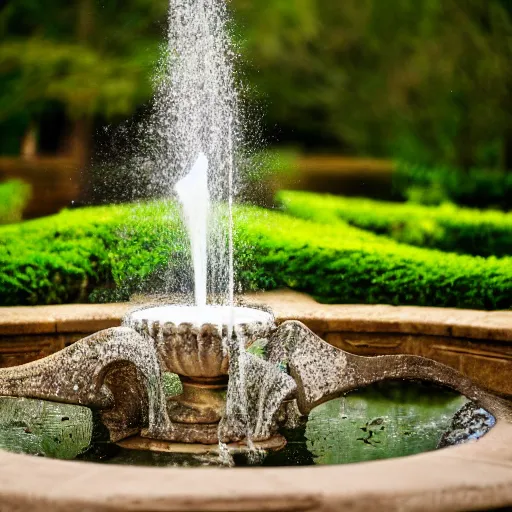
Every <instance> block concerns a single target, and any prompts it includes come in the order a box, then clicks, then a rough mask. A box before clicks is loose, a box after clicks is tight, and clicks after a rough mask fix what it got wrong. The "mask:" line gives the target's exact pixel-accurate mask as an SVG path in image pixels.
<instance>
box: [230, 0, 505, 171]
mask: <svg viewBox="0 0 512 512" xmlns="http://www.w3.org/2000/svg"><path fill="white" fill-rule="evenodd" d="M234 12H235V15H236V16H237V19H240V24H241V25H242V26H243V30H242V31H241V32H242V33H241V37H242V38H246V41H245V44H244V46H243V48H244V51H245V53H246V54H247V56H248V59H247V61H248V62H249V63H250V67H249V68H248V70H247V74H248V76H249V78H250V81H251V83H253V84H255V86H256V87H255V89H256V90H259V91H260V93H261V96H262V97H263V98H265V99H268V101H269V103H270V105H269V112H268V113H269V116H268V125H269V126H271V127H273V126H275V125H277V126H279V127H280V128H281V132H282V133H283V137H284V138H289V139H291V140H301V141H303V142H304V143H306V144H308V145H312V144H313V145H315V146H317V147H318V146H320V147H325V146H331V147H332V146H335V145H336V146H337V147H339V146H340V145H341V146H342V147H343V148H344V149H345V151H349V152H352V153H355V154H362V155H368V154H371V155H375V156H376V155H385V156H393V157H398V158H403V159H407V160H410V161H419V162H422V163H426V164H434V163H438V162H442V163H444V164H447V165H458V166H462V167H464V168H466V167H470V166H471V165H479V166H492V167H500V166H503V165H504V164H503V160H504V154H503V153H504V147H503V146H504V144H506V138H507V137H508V135H507V133H510V126H511V123H512V120H511V118H510V116H509V112H510V106H511V105H510V89H511V87H512V84H511V81H512V68H511V66H510V61H511V59H512V46H511V45H510V44H509V41H510V39H511V37H512V21H511V16H510V14H509V13H508V12H507V10H506V8H505V7H504V6H502V5H501V4H500V2H497V1H496V0H489V1H485V2H483V1H481V0H466V1H464V2H460V1H458V0H386V1H382V0H344V1H343V2H335V1H333V0H301V1H300V2H297V1H296V2H287V1H286V0H275V1H272V2H269V1H268V0H236V1H235V2H234Z"/></svg>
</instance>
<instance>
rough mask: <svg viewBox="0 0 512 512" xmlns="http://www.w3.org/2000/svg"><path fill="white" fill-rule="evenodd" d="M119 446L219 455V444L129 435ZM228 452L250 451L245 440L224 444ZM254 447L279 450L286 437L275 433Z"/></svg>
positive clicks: (159, 451) (232, 453)
mask: <svg viewBox="0 0 512 512" xmlns="http://www.w3.org/2000/svg"><path fill="white" fill-rule="evenodd" d="M117 445H118V446H120V447H121V448H126V449H127V450H144V451H151V452H157V453H181V454H189V455H219V454H220V450H219V445H218V444H215V445H207V444H186V443H173V442H169V441H158V440H156V439H146V438H143V437H139V436H136V437H130V438H129V439H125V440H124V441H120V442H119V443H117ZM226 446H227V447H228V450H229V453H230V454H231V455H235V454H238V453H248V452H250V449H249V447H248V446H247V444H246V443H245V442H243V441H242V442H240V443H230V444H228V445H226ZM253 446H254V448H256V449H257V450H264V451H279V450H282V449H283V448H284V447H285V446H286V439H285V438H284V437H283V436H281V435H276V436H274V437H272V438H270V439H269V440H267V441H259V442H254V443H253Z"/></svg>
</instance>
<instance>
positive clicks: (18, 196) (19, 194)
mask: <svg viewBox="0 0 512 512" xmlns="http://www.w3.org/2000/svg"><path fill="white" fill-rule="evenodd" d="M29 199H30V185H27V184H26V183H24V182H23V181H19V180H11V181H6V182H5V183H0V224H9V223H11V222H19V221H20V220H21V219H22V216H23V211H24V210H25V207H26V206H27V203H28V200H29Z"/></svg>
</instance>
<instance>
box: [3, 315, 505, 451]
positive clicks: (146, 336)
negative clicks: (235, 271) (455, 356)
mask: <svg viewBox="0 0 512 512" xmlns="http://www.w3.org/2000/svg"><path fill="white" fill-rule="evenodd" d="M224 327H225V326H224ZM137 328H138V330H139V332H136V331H135V330H133V329H131V328H129V327H120V328H114V329H108V330H106V331H102V332H99V333H97V334H95V335H93V336H90V337H88V338H85V339H83V340H81V341H79V342H77V343H75V344H74V345H72V346H70V347H68V348H66V349H64V350H62V351H61V352H58V353H57V354H54V355H53V356H50V357H47V358H45V359H42V360H40V361H36V362H33V363H29V364H26V365H22V366H19V367H15V368H7V369H2V370H0V396H1V395H4V396H16V397H27V398H35V399H43V400H49V401H53V402H61V403H68V404H77V405H83V406H87V407H90V408H93V409H99V411H100V416H101V419H102V421H103V422H104V424H105V425H106V426H107V428H108V429H109V432H110V437H111V440H112V441H114V442H117V441H119V440H121V439H124V438H126V437H128V436H132V435H134V434H139V433H140V435H141V436H142V437H143V438H148V439H154V440H155V442H156V441H158V442H160V444H161V442H162V441H168V442H178V443H201V444H205V445H212V444H217V443H218V442H219V441H222V442H226V443H231V442H235V443H236V442H240V441H242V442H247V443H248V444H249V445H251V443H252V442H253V441H254V442H265V441H268V440H272V439H275V436H276V434H277V432H278V429H279V427H280V426H281V425H285V424H286V425H288V426H293V425H296V424H297V423H299V422H300V421H301V417H306V416H307V415H308V414H309V412H310V411H311V410H312V409H313V408H314V407H316V406H317V405H319V404H321V403H323V402H325V401H327V400H330V399H333V398H336V397H338V396H341V395H343V394H346V393H348V392H350V391H352V390H354V389H357V388H361V387H363V386H367V385H370V384H372V383H375V382H378V381H382V380H391V379H417V380H425V381H430V382H435V383H438V384H442V385H445V386H448V387H451V388H453V389H455V390H457V391H459V392H461V393H462V394H464V395H466V396H467V397H468V398H470V399H471V400H473V401H474V402H475V403H476V404H478V405H479V406H480V407H484V408H485V409H487V410H488V411H490V412H492V413H493V414H494V413H495V412H496V411H497V410H498V409H499V412H500V417H503V414H504V412H503V411H506V414H510V409H509V408H508V406H507V405H506V403H505V402H504V401H500V400H499V399H497V398H496V397H494V396H492V395H489V394H488V393H486V392H484V391H482V390H481V389H479V388H478V387H476V386H475V385H474V384H473V383H472V382H471V381H470V380H469V379H467V378H465V377H464V376H462V375H461V374H459V373H458V372H457V371H455V370H453V369H452V368H449V367H447V366H444V365H442V364H440V363H437V362H435V361H431V360H428V359H424V358H421V357H416V356H408V355H396V356H381V357H362V356H357V355H354V354H350V353H348V352H344V351H343V350H340V349H337V348H335V347H333V346H331V345H329V344H328V343H327V342H325V341H323V340H322V339H321V338H319V337H318V336H316V335H315V334H314V333H313V332H312V331H310V330H309V329H308V328H307V327H306V326H305V325H303V324H301V323H300V322H294V321H292V322H285V323H284V324H282V325H281V326H280V327H279V328H277V329H275V328H274V326H273V322H271V323H269V324H268V325H259V324H258V325H252V326H244V328H243V329H241V330H237V331H236V332H235V336H233V338H231V340H230V341H229V342H228V343H226V346H225V347H224V343H223V336H222V337H221V335H220V333H221V332H222V333H223V335H224V334H226V335H227V333H224V329H222V331H221V330H219V329H218V328H217V327H216V326H211V325H210V326H202V327H200V328H195V327H193V326H191V325H190V324H188V325H186V324H183V325H181V326H168V325H163V326H162V325H160V324H158V325H155V324H152V325H149V324H147V323H145V324H142V325H139V326H137ZM260 336H263V337H262V338H261V339H258V340H256V337H260ZM249 345H252V347H251V349H250V350H249V351H246V350H244V347H245V346H249ZM178 347H179V348H178ZM163 372H174V373H175V372H181V373H180V379H181V381H182V384H183V393H182V394H181V395H179V396H172V397H169V398H166V397H165V394H164V390H163V385H162V382H163V378H162V375H163ZM226 373H229V381H228V380H227V375H226ZM226 385H227V389H226ZM150 444H151V443H150ZM154 444H155V443H153V444H152V446H153V445H154ZM157 444H158V443H157ZM270 444H272V442H270ZM146 445H147V442H146V444H145V445H144V446H146ZM273 445H275V446H282V443H280V442H278V443H275V442H274V443H273ZM141 446H142V445H141Z"/></svg>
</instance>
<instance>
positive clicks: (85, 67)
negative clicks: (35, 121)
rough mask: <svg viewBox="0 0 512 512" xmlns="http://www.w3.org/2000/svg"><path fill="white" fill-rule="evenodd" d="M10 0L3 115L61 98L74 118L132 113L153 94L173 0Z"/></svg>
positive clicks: (5, 13) (1, 14)
mask: <svg viewBox="0 0 512 512" xmlns="http://www.w3.org/2000/svg"><path fill="white" fill-rule="evenodd" d="M103 4H104V5H101V6H100V5H99V4H98V2H96V1H94V0H79V1H76V2H68V3H67V4H66V5H63V4H62V2H56V1H54V0H49V1H48V2H37V1H34V0H20V1H16V2H12V1H11V2H8V4H7V6H6V7H5V8H4V9H3V10H2V11H0V40H1V43H0V71H1V72H2V77H3V80H2V84H1V86H0V119H1V120H5V119H7V118H9V117H11V118H12V117H13V116H14V115H19V113H22V112H23V113H26V112H30V113H31V114H32V115H36V114H38V113H40V112H41V111H42V110H44V106H45V105H47V104H48V103H49V102H54V101H58V102H59V103H60V104H62V105H64V106H65V107H66V110H67V112H68V114H69V115H71V116H73V117H80V116H84V115H86V116H90V115H92V114H96V113H101V114H103V115H105V116H107V117H110V116H114V115H123V116H125V115H129V114H131V113H132V112H133V110H134V109H135V108H136V107H137V106H138V105H140V104H141V103H142V102H144V101H146V100H147V99H148V97H150V95H151V91H152V87H151V75H152V73H153V69H154V65H155V62H156V60H157V59H158V54H159V50H158V47H159V44H160V39H161V35H162V30H161V28H159V27H158V25H157V23H158V21H163V20H165V12H166V9H167V2H166V1H165V0H131V1H129V2H121V1H118V0H114V1H112V2H107V3H105V2H103Z"/></svg>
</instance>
